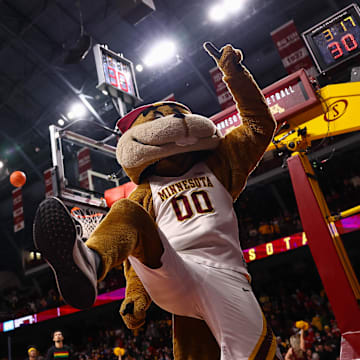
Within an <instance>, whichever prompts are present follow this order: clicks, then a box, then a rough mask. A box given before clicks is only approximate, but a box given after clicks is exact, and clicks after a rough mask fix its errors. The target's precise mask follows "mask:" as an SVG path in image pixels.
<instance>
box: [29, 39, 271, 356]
mask: <svg viewBox="0 0 360 360" xmlns="http://www.w3.org/2000/svg"><path fill="white" fill-rule="evenodd" d="M205 49H206V50H207V52H208V53H209V55H211V56H212V57H213V58H214V60H215V61H216V63H217V65H218V67H219V69H220V70H221V71H222V73H223V75H224V81H225V83H226V84H227V86H228V88H229V90H230V92H231V94H232V96H233V97H234V99H235V101H236V104H237V108H238V110H239V113H240V114H241V117H242V125H241V126H240V127H238V128H235V129H233V130H232V131H231V132H230V133H228V134H227V135H226V136H225V137H222V136H221V134H220V133H219V131H218V130H217V128H216V126H215V125H214V123H213V122H212V121H211V120H210V119H208V118H206V117H203V116H200V115H195V114H192V113H191V111H190V110H189V109H188V108H187V107H186V106H184V105H182V104H179V103H176V102H160V103H156V104H152V105H146V106H142V107H140V108H138V109H135V110H133V111H132V112H130V113H128V114H127V115H126V116H125V117H123V118H122V119H120V120H119V121H118V127H119V128H120V130H121V131H122V133H123V135H122V137H121V138H120V140H119V142H118V145H117V159H118V162H119V163H120V165H121V166H122V167H123V169H124V170H125V171H126V173H127V175H128V176H129V178H130V179H131V180H132V181H133V182H134V183H136V184H137V185H138V186H137V188H136V189H135V190H134V191H133V192H132V193H131V195H130V196H129V198H128V199H121V200H118V201H117V202H115V203H114V204H113V206H112V207H111V209H110V211H109V212H108V214H107V215H106V217H105V218H104V220H103V221H102V222H101V223H100V225H99V226H98V227H97V228H96V229H95V231H94V232H93V233H92V235H91V236H90V238H89V239H88V240H87V241H86V243H84V242H82V241H81V240H80V239H79V237H78V235H77V233H76V226H75V224H74V221H73V220H72V218H71V216H70V214H69V212H68V210H67V208H66V207H65V206H64V205H63V203H62V202H61V201H60V200H58V199H56V198H50V199H46V200H45V201H43V202H42V203H41V204H40V206H39V208H38V210H37V214H36V217H35V222H34V241H35V245H36V247H37V248H38V249H39V250H40V251H41V253H42V254H43V256H44V258H45V259H46V260H47V262H48V263H49V264H50V266H51V268H52V269H53V271H54V273H55V276H56V281H57V284H58V287H59V290H60V292H61V294H62V296H63V298H64V299H65V301H66V302H67V303H69V304H70V305H72V306H74V307H76V308H80V309H86V308H89V307H90V306H91V305H92V304H93V303H94V302H95V299H96V296H97V288H96V284H97V280H101V279H103V278H104V277H105V276H106V274H107V273H108V272H109V270H110V269H112V268H113V267H119V266H120V265H121V264H122V263H124V269H125V276H126V280H127V287H126V297H125V299H124V301H123V303H122V305H121V309H120V313H121V314H122V316H123V319H124V322H125V323H126V325H127V326H128V327H129V328H130V329H135V328H137V327H139V326H141V325H143V324H144V321H145V313H146V310H147V308H148V307H149V305H150V302H151V301H154V302H155V303H156V304H157V305H158V306H160V307H161V308H163V309H164V310H166V311H168V312H170V313H172V314H174V321H173V324H174V325H173V326H174V331H173V336H174V357H175V359H176V360H190V359H193V360H202V359H203V360H212V359H214V360H215V359H216V360H218V359H221V360H239V359H274V358H275V357H276V355H275V352H276V343H275V337H274V335H273V333H272V331H271V329H270V328H269V326H268V325H267V322H266V320H265V318H264V316H263V314H262V311H261V309H260V307H259V305H258V302H257V300H256V298H255V296H254V294H253V292H252V289H251V286H250V275H249V273H248V271H247V268H246V263H245V261H244V257H243V253H242V250H241V247H240V243H239V234H238V226H237V218H236V215H235V212H234V210H233V202H234V201H235V200H236V199H237V198H238V196H239V195H240V193H241V191H242V189H243V188H244V186H245V183H246V179H247V177H248V176H249V174H250V173H251V172H252V171H253V169H254V168H255V167H256V165H257V164H258V162H259V161H260V159H261V157H262V155H263V153H264V152H265V149H266V148H267V146H268V144H269V143H270V141H271V139H272V137H273V133H274V130H275V121H274V119H273V117H272V115H271V113H270V111H269V109H268V106H267V105H266V102H265V100H264V97H263V95H262V93H261V91H260V90H259V88H258V86H257V85H256V83H255V82H254V80H253V78H252V76H251V75H250V74H249V72H248V71H247V69H246V68H245V67H244V66H243V65H242V64H241V60H242V54H241V52H240V50H236V49H234V48H233V47H232V46H231V45H226V46H225V47H224V48H223V49H222V50H221V52H219V51H217V50H216V48H214V47H213V46H212V44H210V43H206V44H205Z"/></svg>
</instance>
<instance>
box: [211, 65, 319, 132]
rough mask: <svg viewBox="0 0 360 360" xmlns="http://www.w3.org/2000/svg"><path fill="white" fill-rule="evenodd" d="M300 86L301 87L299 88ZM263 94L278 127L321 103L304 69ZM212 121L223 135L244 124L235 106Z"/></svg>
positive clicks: (267, 89)
mask: <svg viewBox="0 0 360 360" xmlns="http://www.w3.org/2000/svg"><path fill="white" fill-rule="evenodd" d="M298 84H299V86H297V85H298ZM300 84H301V85H300ZM262 93H263V94H264V97H265V99H266V102H267V103H268V105H269V108H270V111H271V112H272V114H273V115H274V118H275V120H276V121H277V123H278V126H280V125H281V123H283V122H284V121H285V120H288V119H289V118H290V117H292V116H294V115H296V114H298V113H300V112H304V111H306V110H308V109H309V108H312V107H313V106H315V105H316V104H318V103H319V99H318V98H317V96H316V93H315V91H314V89H313V87H312V85H311V83H310V81H309V78H308V76H307V75H306V72H305V70H304V69H300V70H298V71H296V72H294V73H293V74H291V75H289V76H286V77H285V78H283V79H281V80H279V81H277V82H276V83H274V84H272V85H270V86H268V87H266V88H265V89H263V90H262ZM299 100H300V101H299ZM292 102H293V103H292ZM211 120H212V121H213V122H214V124H215V125H216V126H217V128H218V129H219V130H220V131H221V133H222V134H223V135H224V134H225V133H226V132H227V131H228V130H229V129H231V128H232V127H237V126H239V125H241V123H242V122H241V117H240V115H239V113H238V111H237V109H236V106H235V105H233V106H230V107H228V108H227V109H225V110H223V111H221V112H219V113H217V114H215V115H214V116H212V117H211Z"/></svg>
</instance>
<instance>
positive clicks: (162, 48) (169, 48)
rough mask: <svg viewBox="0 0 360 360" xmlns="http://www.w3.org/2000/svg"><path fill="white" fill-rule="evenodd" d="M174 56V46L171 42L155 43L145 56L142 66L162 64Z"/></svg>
mask: <svg viewBox="0 0 360 360" xmlns="http://www.w3.org/2000/svg"><path fill="white" fill-rule="evenodd" d="M175 55H176V46H175V44H174V43H173V42H172V41H169V40H163V41H161V42H159V43H157V44H156V45H155V46H154V47H153V48H152V49H151V50H150V51H149V53H148V54H147V55H146V56H145V58H144V64H145V65H146V66H149V67H151V66H155V65H160V64H163V63H165V62H167V61H169V60H170V59H172V58H173V57H175Z"/></svg>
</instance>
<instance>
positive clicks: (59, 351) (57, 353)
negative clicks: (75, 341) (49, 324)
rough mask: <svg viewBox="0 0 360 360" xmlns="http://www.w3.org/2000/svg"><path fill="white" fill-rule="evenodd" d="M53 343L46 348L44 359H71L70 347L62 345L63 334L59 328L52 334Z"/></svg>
mask: <svg viewBox="0 0 360 360" xmlns="http://www.w3.org/2000/svg"><path fill="white" fill-rule="evenodd" d="M52 339H53V341H54V345H53V346H52V347H51V348H50V349H49V350H48V352H47V355H46V360H59V359H61V360H71V358H72V356H71V351H70V347H69V346H67V345H64V336H63V333H62V331H61V330H55V331H54V332H53V335H52Z"/></svg>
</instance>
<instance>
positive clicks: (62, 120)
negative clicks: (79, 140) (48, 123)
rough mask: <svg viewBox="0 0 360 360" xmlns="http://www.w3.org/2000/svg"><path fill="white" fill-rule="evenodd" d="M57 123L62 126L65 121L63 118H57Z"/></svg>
mask: <svg viewBox="0 0 360 360" xmlns="http://www.w3.org/2000/svg"><path fill="white" fill-rule="evenodd" d="M58 124H59V125H60V126H64V124H65V121H64V119H61V118H60V119H59V120H58Z"/></svg>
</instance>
